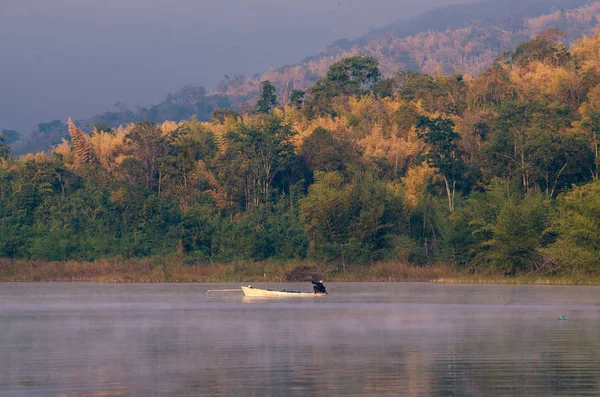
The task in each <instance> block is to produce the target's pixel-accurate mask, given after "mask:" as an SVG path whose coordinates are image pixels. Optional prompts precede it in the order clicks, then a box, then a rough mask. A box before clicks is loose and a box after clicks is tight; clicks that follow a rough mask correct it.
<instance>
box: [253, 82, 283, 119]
mask: <svg viewBox="0 0 600 397" xmlns="http://www.w3.org/2000/svg"><path fill="white" fill-rule="evenodd" d="M261 85H262V92H261V94H260V98H259V99H258V102H257V103H256V111H257V112H258V113H264V114H269V113H271V111H272V110H273V109H274V108H275V107H277V106H279V102H277V94H276V92H277V89H276V88H275V86H274V85H273V83H271V82H270V81H269V80H265V81H263V82H261Z"/></svg>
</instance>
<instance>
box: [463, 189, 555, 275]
mask: <svg viewBox="0 0 600 397" xmlns="http://www.w3.org/2000/svg"><path fill="white" fill-rule="evenodd" d="M466 207H467V208H466V212H465V217H466V219H468V222H469V224H470V225H471V227H472V230H473V232H472V233H473V236H474V239H475V241H476V243H477V245H476V246H475V256H474V259H473V260H474V262H475V263H476V264H479V265H481V266H483V267H487V268H491V269H492V270H495V271H497V270H500V271H502V272H503V273H504V274H506V275H510V276H514V275H517V274H523V273H526V274H527V273H531V272H536V271H542V270H543V268H544V265H543V260H542V257H541V256H540V254H539V253H538V250H539V249H540V248H542V247H543V246H544V245H545V244H547V242H548V238H547V236H546V233H545V232H546V230H547V228H548V226H549V224H550V220H551V213H552V211H551V210H552V208H551V206H550V201H549V200H548V198H546V197H545V196H543V195H542V194H541V193H539V192H533V193H532V194H530V195H529V196H526V197H523V198H521V197H520V196H519V195H518V194H515V193H510V189H508V188H507V183H506V182H499V181H497V182H495V183H494V185H493V186H492V187H491V188H490V190H489V191H488V192H486V193H478V194H475V195H473V196H472V197H470V198H469V199H468V200H467V202H466Z"/></svg>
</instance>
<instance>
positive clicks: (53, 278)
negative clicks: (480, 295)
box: [0, 258, 600, 285]
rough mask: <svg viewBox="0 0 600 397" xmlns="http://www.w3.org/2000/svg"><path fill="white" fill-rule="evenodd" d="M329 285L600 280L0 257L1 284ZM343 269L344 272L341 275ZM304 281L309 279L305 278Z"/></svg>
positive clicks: (378, 267) (303, 264)
mask: <svg viewBox="0 0 600 397" xmlns="http://www.w3.org/2000/svg"><path fill="white" fill-rule="evenodd" d="M298 270H304V273H306V271H307V270H308V271H309V272H312V273H315V274H318V275H319V276H320V277H323V278H324V279H325V280H327V281H329V282H334V281H341V282H344V281H347V282H359V281H371V282H373V281H374V282H399V281H403V282H432V283H448V284H528V285H600V278H599V277H583V276H564V275H563V276H546V275H541V274H537V275H522V276H517V277H506V276H503V275H497V274H488V273H486V274H473V273H470V272H469V273H467V272H463V271H459V270H457V269H454V268H452V267H450V266H446V265H429V266H419V267H417V266H409V265H407V264H404V263H397V262H382V263H377V264H375V265H373V266H369V267H362V266H347V267H346V269H342V268H341V267H339V266H336V265H330V264H319V263H314V262H308V261H289V262H275V261H266V262H235V263H228V264H217V265H194V266H185V265H182V264H181V261H180V260H178V259H176V258H150V259H131V260H106V259H105V260H99V261H95V262H76V261H64V262H47V261H36V260H29V261H28V260H13V259H0V282H57V281H89V282H101V283H169V282H170V283H186V282H247V281H257V280H264V279H267V280H269V281H275V282H277V281H300V278H302V275H303V273H302V271H301V272H300V273H299V272H298ZM344 270H345V271H344ZM304 277H307V276H304Z"/></svg>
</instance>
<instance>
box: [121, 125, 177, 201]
mask: <svg viewBox="0 0 600 397" xmlns="http://www.w3.org/2000/svg"><path fill="white" fill-rule="evenodd" d="M125 142H126V143H127V145H129V147H130V148H131V151H132V154H133V156H134V158H135V159H136V160H137V161H139V162H140V163H141V166H142V169H143V171H144V179H145V184H146V188H147V189H148V190H153V189H154V187H155V185H156V176H157V170H158V160H159V159H160V158H161V157H162V156H164V155H165V154H166V153H167V149H168V148H167V143H166V141H165V139H164V137H163V136H162V133H161V131H160V128H159V127H158V126H157V125H156V124H154V123H153V122H151V121H141V122H139V123H136V124H135V126H134V127H133V128H132V129H131V131H129V132H128V133H127V135H126V136H125Z"/></svg>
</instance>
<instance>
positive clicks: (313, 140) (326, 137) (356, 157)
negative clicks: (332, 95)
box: [299, 127, 362, 172]
mask: <svg viewBox="0 0 600 397" xmlns="http://www.w3.org/2000/svg"><path fill="white" fill-rule="evenodd" d="M299 154H300V157H301V158H302V159H303V160H304V163H305V164H306V165H307V166H308V168H309V169H310V170H311V171H323V172H333V171H339V172H345V170H346V169H347V168H355V169H359V168H360V167H361V164H362V153H361V151H360V148H359V147H358V146H357V145H356V144H354V143H353V142H350V141H346V140H344V139H341V138H338V137H336V136H335V135H334V134H333V133H331V132H330V131H329V130H326V129H324V128H321V127H317V128H316V129H315V130H314V131H313V133H312V134H311V135H310V136H309V137H308V138H306V139H305V140H304V141H303V142H302V147H301V148H300V153H299Z"/></svg>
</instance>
